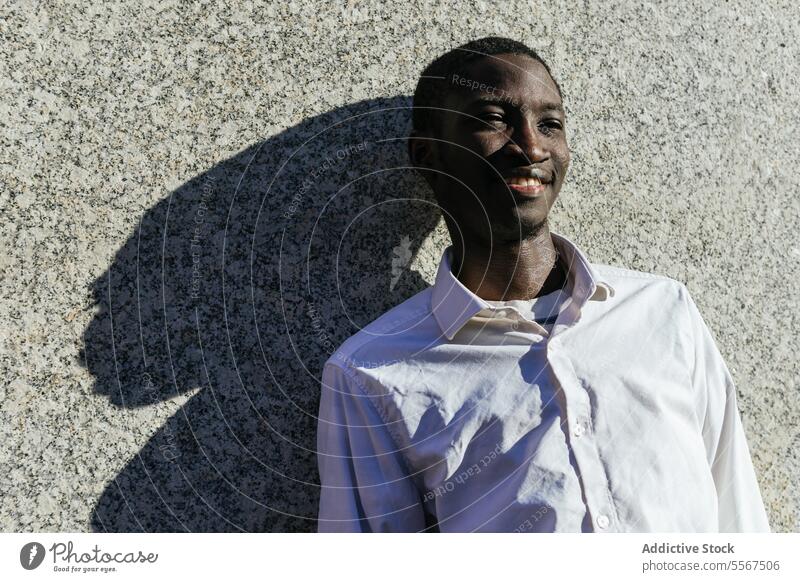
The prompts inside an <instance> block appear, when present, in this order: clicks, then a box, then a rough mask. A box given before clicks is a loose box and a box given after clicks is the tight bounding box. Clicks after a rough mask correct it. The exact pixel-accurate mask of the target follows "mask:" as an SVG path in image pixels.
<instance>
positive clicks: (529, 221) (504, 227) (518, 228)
mask: <svg viewBox="0 0 800 582" xmlns="http://www.w3.org/2000/svg"><path fill="white" fill-rule="evenodd" d="M545 226H547V215H544V216H542V215H540V214H536V215H528V214H518V215H517V216H515V217H513V218H511V219H510V220H507V221H503V223H502V224H498V223H495V226H494V228H492V231H493V234H494V236H495V237H497V238H499V239H502V240H517V239H520V240H521V239H525V238H530V237H532V236H534V235H536V234H537V233H538V232H539V231H541V230H542V228H544V227H545Z"/></svg>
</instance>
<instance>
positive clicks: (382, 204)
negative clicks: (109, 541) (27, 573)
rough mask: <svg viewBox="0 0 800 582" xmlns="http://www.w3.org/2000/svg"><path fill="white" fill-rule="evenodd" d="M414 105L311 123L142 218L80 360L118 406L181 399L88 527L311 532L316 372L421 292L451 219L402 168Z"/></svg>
mask: <svg viewBox="0 0 800 582" xmlns="http://www.w3.org/2000/svg"><path fill="white" fill-rule="evenodd" d="M410 107H411V100H410V98H409V97H405V96H400V97H395V98H384V99H374V100H368V101H362V102H358V103H355V104H352V105H348V106H345V107H342V108H339V109H336V110H334V111H331V112H328V113H325V114H323V115H319V116H316V117H313V118H310V119H308V120H305V121H303V122H302V123H300V124H298V125H296V126H294V127H292V128H290V129H287V130H285V131H283V132H281V133H280V134H277V135H276V136H274V137H271V138H269V139H267V140H265V141H263V142H261V143H258V144H255V145H253V146H250V147H248V148H247V149H245V150H243V151H242V152H240V153H238V154H236V155H235V156H233V157H231V158H229V159H227V160H225V161H223V162H221V163H220V164H218V165H216V166H215V167H213V168H211V169H209V170H208V171H207V172H204V173H203V174H201V175H198V176H196V177H194V178H193V179H191V180H189V181H188V182H186V183H185V184H183V185H182V186H180V187H179V188H178V189H176V190H175V191H174V192H172V193H171V194H170V195H169V196H167V197H166V198H164V199H163V200H161V201H160V202H159V203H158V204H156V205H155V206H154V207H153V208H151V209H150V210H148V211H147V212H146V213H145V215H144V216H143V217H142V218H141V220H140V222H139V225H138V227H137V229H136V230H135V231H134V232H133V233H132V234H131V236H130V237H129V239H128V240H127V242H126V243H125V244H124V245H123V246H122V248H120V249H119V250H118V251H117V253H116V255H115V257H114V260H113V263H112V264H111V266H110V267H109V268H108V270H107V271H106V272H105V273H104V274H103V275H102V276H101V277H99V278H98V279H97V280H96V281H95V282H94V285H93V293H94V300H95V302H96V304H97V306H98V308H99V309H98V312H97V315H96V316H95V317H94V318H93V320H92V321H91V323H90V324H89V326H88V327H87V329H86V330H85V332H84V337H83V343H84V349H83V359H84V363H85V365H86V366H87V368H88V370H89V371H90V373H91V374H92V375H93V376H94V378H95V384H94V389H95V391H96V392H97V393H98V394H100V395H103V396H105V397H107V398H108V399H109V400H110V402H111V403H113V404H114V405H115V406H118V407H121V408H123V409H134V408H141V407H145V408H146V409H147V410H152V411H153V417H154V418H156V417H158V416H163V415H164V414H165V413H164V410H163V409H164V408H168V407H169V405H168V404H167V402H166V401H168V400H170V399H172V398H175V397H177V396H179V395H180V396H183V398H187V397H188V400H187V401H186V402H185V403H184V404H183V405H182V406H181V407H180V408H179V409H178V410H177V412H174V414H172V416H170V417H169V419H168V420H167V421H166V422H165V423H163V426H161V427H160V428H159V430H158V431H157V432H156V434H155V435H154V436H153V437H152V438H151V439H150V440H149V441H148V442H147V443H146V444H145V446H144V447H143V448H142V449H141V450H140V451H139V452H138V453H137V454H136V455H135V456H133V458H131V459H130V460H129V461H128V463H127V465H126V466H125V467H124V468H123V469H122V470H121V471H120V472H119V474H117V475H115V476H114V478H113V480H111V481H110V483H109V485H108V486H107V487H106V489H105V491H104V492H103V494H102V495H101V497H100V498H99V499H98V500H97V503H96V505H95V508H94V512H93V515H92V519H91V523H92V528H93V529H94V530H95V531H118V532H130V531H209V532H216V531H240V530H243V531H314V530H315V529H316V519H315V518H316V511H317V501H318V493H319V480H318V475H317V467H316V456H315V448H316V447H315V436H316V414H317V410H318V394H319V389H320V386H319V377H320V373H321V369H322V365H323V364H324V362H325V360H327V358H328V357H329V356H330V355H331V353H332V352H333V350H334V349H335V348H336V347H338V345H339V344H340V343H341V342H342V341H344V340H345V339H346V338H347V337H349V336H350V335H352V334H353V333H355V332H356V331H357V330H358V329H359V328H360V327H362V326H364V325H366V324H367V323H368V322H370V321H371V320H373V319H375V318H376V317H378V316H379V315H380V314H381V313H383V312H384V311H386V310H387V309H389V308H391V307H392V306H394V305H397V304H399V303H401V302H402V301H403V300H404V299H406V298H408V297H410V296H412V295H413V294H415V293H417V292H419V291H421V290H423V289H425V288H426V287H427V286H428V283H427V282H426V280H425V279H424V278H423V277H422V275H420V274H419V273H417V272H416V271H413V270H411V269H410V268H409V267H408V266H409V264H410V261H411V259H412V258H413V256H415V255H416V254H417V252H419V250H420V246H421V244H422V242H423V241H424V240H425V239H426V238H428V236H429V235H430V234H431V233H432V232H433V231H434V229H435V228H436V227H437V224H438V223H439V218H440V213H439V210H438V208H437V206H436V203H435V201H434V200H433V196H432V194H431V193H430V192H429V190H428V189H427V187H426V186H425V185H424V183H423V181H422V180H421V179H420V178H419V177H418V176H417V175H416V172H415V171H413V169H411V168H410V167H409V166H410V163H409V162H408V158H407V154H406V147H407V139H406V138H407V135H408V130H409V127H410V111H411V109H410ZM160 409H161V410H160ZM170 410H172V408H170ZM159 412H161V414H159ZM154 422H155V421H154ZM98 437H99V441H98V443H97V446H98V447H100V446H103V447H106V448H107V447H108V445H112V448H113V443H104V442H100V440H102V435H98ZM124 454H128V453H127V452H126V453H124Z"/></svg>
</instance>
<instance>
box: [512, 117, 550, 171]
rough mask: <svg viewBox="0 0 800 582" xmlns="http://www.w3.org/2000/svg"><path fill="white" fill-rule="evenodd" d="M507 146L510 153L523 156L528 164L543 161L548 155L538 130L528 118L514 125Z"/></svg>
mask: <svg viewBox="0 0 800 582" xmlns="http://www.w3.org/2000/svg"><path fill="white" fill-rule="evenodd" d="M507 147H508V149H509V150H510V152H511V153H512V154H515V155H517V156H521V157H524V158H525V161H526V163H528V164H535V163H537V162H543V161H544V160H546V159H547V158H549V157H550V154H549V153H548V151H547V149H546V148H545V145H544V140H543V139H542V136H541V135H540V134H539V130H538V129H537V128H536V127H534V126H532V124H531V121H530V120H528V119H522V120H520V122H519V123H518V124H517V125H516V126H515V127H514V131H513V133H512V134H511V136H510V137H509V141H508V145H507Z"/></svg>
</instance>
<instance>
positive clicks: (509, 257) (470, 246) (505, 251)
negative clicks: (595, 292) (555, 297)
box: [451, 224, 566, 301]
mask: <svg viewBox="0 0 800 582" xmlns="http://www.w3.org/2000/svg"><path fill="white" fill-rule="evenodd" d="M494 243H495V244H494V245H490V244H486V243H485V241H479V240H472V241H465V244H464V245H463V246H462V245H460V244H454V245H453V264H452V266H451V267H452V271H453V274H454V275H455V276H456V277H457V278H458V280H459V281H461V283H462V284H463V285H464V286H465V287H466V288H467V289H469V290H470V291H472V292H473V293H475V295H477V296H478V297H480V298H481V299H486V300H489V301H509V300H513V299H533V298H534V297H538V296H540V295H546V294H547V293H552V292H553V291H556V290H558V289H561V288H562V287H563V286H564V284H565V283H566V270H565V269H564V268H563V266H562V265H560V263H562V261H561V260H558V261H556V258H557V253H556V248H555V246H554V245H553V239H552V238H551V236H550V229H549V228H548V226H547V224H545V225H543V226H542V228H540V229H538V231H537V232H536V233H534V234H532V235H531V236H530V237H529V238H523V239H520V240H513V241H494Z"/></svg>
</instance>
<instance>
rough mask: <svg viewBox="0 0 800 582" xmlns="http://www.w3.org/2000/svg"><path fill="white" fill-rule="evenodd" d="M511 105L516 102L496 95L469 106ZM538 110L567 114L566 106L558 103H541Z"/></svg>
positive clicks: (487, 96) (483, 97)
mask: <svg viewBox="0 0 800 582" xmlns="http://www.w3.org/2000/svg"><path fill="white" fill-rule="evenodd" d="M509 104H512V105H513V104H514V102H513V101H512V100H511V99H503V98H501V97H495V96H494V95H484V96H481V97H478V98H476V99H475V100H473V101H471V102H469V103H468V104H467V106H468V107H475V106H477V105H509ZM538 109H540V110H542V111H559V112H561V113H565V111H564V106H563V105H562V104H561V103H558V102H556V101H548V102H546V103H541V104H540V105H539V106H538Z"/></svg>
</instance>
